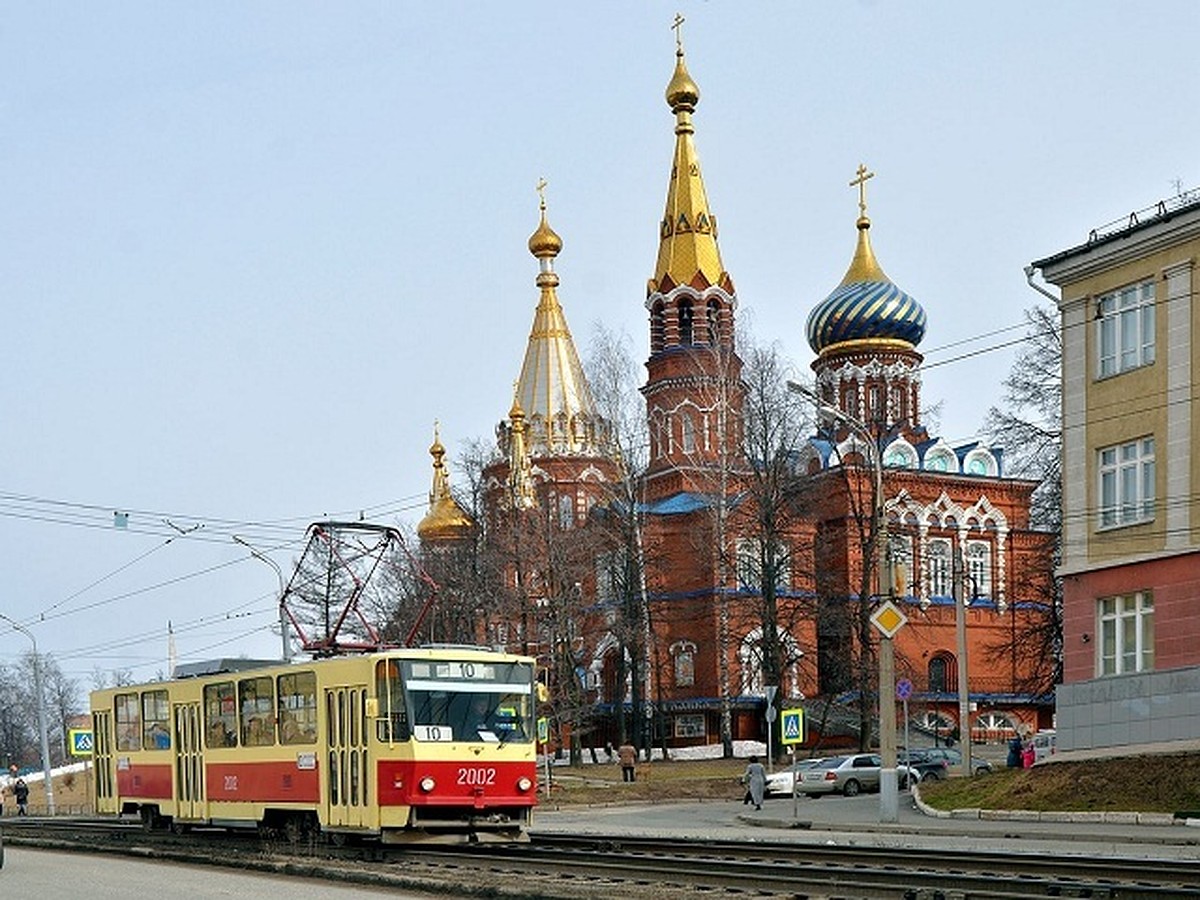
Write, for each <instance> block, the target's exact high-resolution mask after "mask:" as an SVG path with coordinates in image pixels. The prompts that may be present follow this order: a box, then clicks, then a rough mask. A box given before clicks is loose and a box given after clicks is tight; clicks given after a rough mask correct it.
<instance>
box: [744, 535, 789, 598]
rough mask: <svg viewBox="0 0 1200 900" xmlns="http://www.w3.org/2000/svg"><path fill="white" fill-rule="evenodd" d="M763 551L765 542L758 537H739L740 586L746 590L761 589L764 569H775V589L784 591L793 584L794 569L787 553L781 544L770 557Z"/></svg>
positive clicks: (776, 546)
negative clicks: (767, 557) (765, 557)
mask: <svg viewBox="0 0 1200 900" xmlns="http://www.w3.org/2000/svg"><path fill="white" fill-rule="evenodd" d="M766 555H767V554H765V553H764V552H763V542H762V541H761V540H760V539H758V538H738V541H737V577H738V587H739V588H741V589H742V590H745V591H761V590H762V585H763V569H764V568H765V567H769V568H770V569H772V570H774V571H773V573H772V574H774V576H775V577H774V582H775V591H776V592H777V593H778V592H783V591H786V590H787V589H788V587H789V586H790V585H791V579H792V570H791V566H790V564H789V561H788V558H787V553H786V551H785V550H784V548H783V546H782V545H781V544H778V543H776V544H775V552H774V553H772V554H770V558H769V559H764V556H766Z"/></svg>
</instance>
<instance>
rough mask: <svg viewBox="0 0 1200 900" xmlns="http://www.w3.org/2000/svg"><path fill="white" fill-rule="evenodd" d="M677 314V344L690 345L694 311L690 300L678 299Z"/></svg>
mask: <svg viewBox="0 0 1200 900" xmlns="http://www.w3.org/2000/svg"><path fill="white" fill-rule="evenodd" d="M678 314H679V345H680V346H681V347H688V346H691V343H692V319H693V316H694V315H695V312H694V311H693V310H692V301H691V300H680V301H679V307H678Z"/></svg>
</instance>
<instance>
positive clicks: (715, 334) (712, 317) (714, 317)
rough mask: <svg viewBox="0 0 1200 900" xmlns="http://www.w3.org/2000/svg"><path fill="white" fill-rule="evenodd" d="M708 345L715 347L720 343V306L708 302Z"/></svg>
mask: <svg viewBox="0 0 1200 900" xmlns="http://www.w3.org/2000/svg"><path fill="white" fill-rule="evenodd" d="M707 324H708V343H709V344H710V345H711V346H713V347H715V346H717V345H718V344H719V343H721V304H719V303H718V302H717V301H716V300H709V301H708V322H707Z"/></svg>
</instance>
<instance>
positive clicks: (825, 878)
mask: <svg viewBox="0 0 1200 900" xmlns="http://www.w3.org/2000/svg"><path fill="white" fill-rule="evenodd" d="M4 840H5V842H6V843H7V844H8V845H9V846H18V847H19V846H32V847H39V846H40V847H50V848H54V849H59V850H64V851H74V852H85V851H86V852H102V853H111V854H129V855H136V856H139V857H141V858H153V859H162V860H167V861H173V862H178V863H188V864H217V865H227V866H231V867H235V868H245V869H252V870H256V871H263V872H278V873H281V874H287V875H290V876H297V875H299V876H305V877H314V878H315V877H320V878H325V879H330V880H336V881H342V882H351V883H358V884H367V885H378V886H389V887H405V888H409V889H435V890H439V891H446V890H451V889H452V890H453V891H454V893H456V894H458V895H460V896H492V897H528V898H546V900H550V898H571V900H587V898H592V897H596V898H599V897H604V898H609V900H615V898H631V900H632V898H644V897H655V898H669V897H684V896H694V895H695V893H696V891H698V890H703V891H704V892H705V893H706V894H707V895H708V896H712V897H721V896H723V895H729V896H735V895H740V896H745V895H747V894H752V895H754V896H757V897H785V898H793V900H799V898H804V900H817V898H835V897H836V898H839V900H851V898H860V897H861V898H897V900H933V898H958V900H993V898H995V900H999V898H1030V897H1092V898H1109V900H1127V898H1128V900H1135V898H1136V900H1140V898H1157V900H1163V898H1181V900H1182V898H1190V897H1195V898H1200V867H1197V865H1196V863H1195V861H1181V860H1175V859H1164V858H1154V859H1150V858H1122V859H1104V860H1096V859H1091V858H1089V857H1083V856H1075V855H1070V856H1066V855H1051V856H1047V855H1045V854H1041V853H1039V854H1037V855H1035V854H1033V853H1029V852H1027V853H1003V852H998V851H997V852H984V853H978V852H973V851H964V850H947V851H945V852H939V853H938V854H937V856H936V858H935V857H934V856H933V855H931V854H924V855H922V856H920V857H918V856H917V855H916V854H913V853H908V852H906V851H903V850H897V849H895V848H877V847H862V846H856V847H844V846H830V845H806V844H793V843H786V842H763V841H754V842H739V841H696V840H679V839H660V838H631V837H628V836H620V837H617V836H588V837H565V836H562V835H546V834H536V833H535V834H534V835H533V836H532V842H531V843H530V844H526V845H504V844H501V845H473V846H466V847H464V846H416V847H414V846H407V847H391V846H388V847H384V846H380V845H378V844H370V843H367V844H361V845H347V846H333V845H330V844H326V843H323V842H319V841H308V842H304V843H299V844H292V843H289V842H288V841H286V840H284V839H282V838H279V839H270V838H268V839H264V838H262V837H260V836H259V835H257V834H255V833H253V832H226V831H222V830H219V829H211V830H210V829H197V830H195V831H193V832H190V833H188V834H184V835H177V834H170V833H167V832H146V831H144V830H143V829H142V828H141V827H140V826H139V825H138V824H137V823H130V822H113V821H111V820H107V821H101V820H88V819H73V820H66V819H53V820H50V819H45V820H37V819H30V820H25V821H22V822H21V823H20V824H18V825H13V824H12V823H11V821H10V822H6V823H5V828H4ZM215 849H219V850H220V852H214V850H215Z"/></svg>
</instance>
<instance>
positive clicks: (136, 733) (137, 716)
mask: <svg viewBox="0 0 1200 900" xmlns="http://www.w3.org/2000/svg"><path fill="white" fill-rule="evenodd" d="M114 699H115V707H114V711H115V712H116V717H117V749H118V750H141V749H142V716H141V707H140V704H139V703H138V695H137V694H117V696H116V697H115V698H114Z"/></svg>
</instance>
